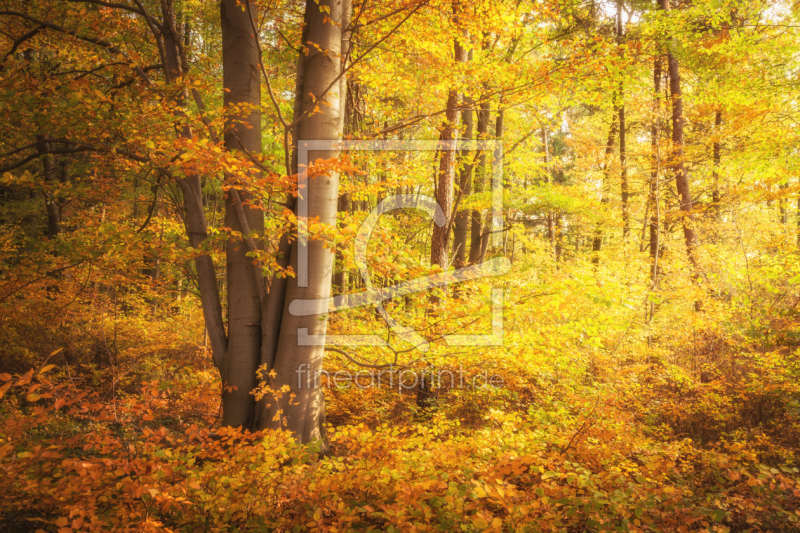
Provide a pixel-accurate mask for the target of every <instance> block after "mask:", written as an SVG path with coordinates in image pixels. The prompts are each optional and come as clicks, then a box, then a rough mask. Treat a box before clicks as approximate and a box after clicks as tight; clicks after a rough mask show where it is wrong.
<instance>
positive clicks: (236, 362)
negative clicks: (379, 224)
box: [220, 0, 264, 426]
mask: <svg viewBox="0 0 800 533" xmlns="http://www.w3.org/2000/svg"><path fill="white" fill-rule="evenodd" d="M246 6H247V7H249V9H251V10H254V9H255V6H253V5H252V4H249V3H248V4H246ZM251 16H252V17H253V19H254V20H258V16H257V14H256V13H255V12H253V13H250V12H248V10H247V9H243V8H242V4H241V3H239V2H237V1H236V0H222V2H221V3H220V22H221V25H222V76H223V86H224V87H225V92H224V93H223V102H224V104H225V107H226V108H232V107H234V106H237V107H238V108H239V109H240V110H241V111H239V112H238V113H237V114H236V115H232V116H229V117H228V119H227V121H226V124H225V134H224V139H225V148H227V149H228V150H230V151H243V150H246V151H247V152H249V153H251V154H256V153H261V111H260V106H261V73H260V71H259V61H260V60H259V51H258V46H257V43H256V40H255V38H254V36H253V29H252V23H251V18H250V17H251ZM231 185H235V184H231ZM236 195H238V196H239V200H240V201H241V204H242V205H241V207H242V208H243V210H244V215H245V219H246V223H247V226H249V228H247V229H249V230H250V231H251V232H254V233H256V234H258V235H261V234H263V231H264V214H263V212H262V211H261V210H260V209H258V208H255V207H253V206H251V205H249V200H250V198H249V196H248V195H247V194H246V193H245V192H244V191H236V190H235V189H231V190H229V191H228V193H227V195H226V199H225V225H226V226H227V227H229V228H231V229H232V230H233V231H237V232H240V233H242V234H246V233H247V231H246V228H245V227H243V226H244V224H243V221H242V220H241V219H240V216H239V215H240V213H239V212H238V208H239V206H237V198H236ZM247 253H248V247H247V246H246V244H245V242H244V240H243V239H240V238H231V239H229V240H228V243H227V247H226V258H227V267H228V268H227V273H228V349H227V351H226V352H225V358H224V360H223V365H222V380H223V387H224V390H223V394H222V406H223V408H222V423H223V424H224V425H228V426H242V425H245V424H247V423H248V421H249V420H250V417H251V416H252V413H253V406H254V403H255V399H254V397H253V395H252V394H251V391H252V390H253V389H254V388H255V386H256V368H257V367H258V363H259V360H260V354H261V328H260V326H261V299H260V297H259V294H260V291H259V287H258V284H259V283H261V276H262V274H261V272H260V271H259V270H256V268H257V267H255V265H254V259H253V258H250V257H247Z"/></svg>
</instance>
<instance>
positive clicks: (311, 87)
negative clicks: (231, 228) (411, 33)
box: [259, 0, 343, 447]
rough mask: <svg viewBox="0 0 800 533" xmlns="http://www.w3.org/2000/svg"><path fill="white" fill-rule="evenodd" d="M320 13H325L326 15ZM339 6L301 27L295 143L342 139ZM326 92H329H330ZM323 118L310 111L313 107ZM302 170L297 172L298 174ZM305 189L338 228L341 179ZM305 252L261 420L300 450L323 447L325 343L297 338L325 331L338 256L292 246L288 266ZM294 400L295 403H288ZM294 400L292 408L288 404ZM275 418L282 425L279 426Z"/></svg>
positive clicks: (320, 155) (318, 244)
mask: <svg viewBox="0 0 800 533" xmlns="http://www.w3.org/2000/svg"><path fill="white" fill-rule="evenodd" d="M323 10H324V11H325V12H323ZM342 10H343V5H342V2H339V1H337V0H319V3H317V2H316V1H315V0H307V2H306V11H305V17H304V22H305V24H306V32H307V37H306V38H305V40H306V41H310V42H311V43H313V44H312V45H307V46H308V51H309V52H308V57H307V58H306V60H305V67H304V68H305V77H304V84H303V92H302V95H303V101H302V102H303V106H302V108H303V113H308V114H307V115H306V116H305V117H304V118H303V120H302V121H301V122H300V127H299V135H298V142H302V141H304V140H338V139H340V138H341V133H342V130H341V127H342V122H341V121H340V118H339V113H340V111H339V109H340V106H339V85H338V82H337V80H336V78H337V76H339V74H340V72H341V59H340V52H341V45H342V30H341V26H340V25H339V24H335V23H331V22H330V20H328V21H327V22H326V19H333V20H334V21H339V22H341V20H342ZM326 91H327V92H326ZM312 94H313V95H314V96H315V97H316V98H317V99H321V98H324V101H325V102H326V103H327V104H330V105H321V104H320V102H319V101H315V100H313V99H312V96H311V95H312ZM317 106H318V107H319V111H318V112H313V113H312V112H311V111H313V110H314V109H315V108H316V107H317ZM338 155H339V154H338V151H337V150H324V151H318V152H311V153H310V154H309V160H311V161H314V160H317V159H330V158H335V157H338ZM304 170H305V169H302V168H301V169H300V171H301V174H302V172H303V171H304ZM305 183H306V185H307V188H304V189H303V190H302V193H303V194H304V195H305V197H306V199H307V202H308V216H309V217H310V218H315V217H319V221H320V222H321V223H323V224H335V222H336V207H337V200H338V189H339V176H338V175H337V174H336V173H335V172H328V173H327V174H320V175H317V176H315V177H314V178H312V179H308V180H307V181H306V182H305ZM300 246H306V247H307V253H308V265H307V268H308V283H307V286H305V287H302V286H300V285H299V283H298V281H299V280H298V278H297V277H293V278H290V279H289V280H288V282H287V286H286V298H285V304H284V308H283V317H282V320H281V327H280V336H279V340H278V349H277V352H276V354H275V362H274V367H273V370H274V373H275V378H274V379H272V380H271V382H270V386H271V387H272V389H273V390H280V389H281V388H282V387H284V386H286V387H288V389H289V391H290V393H289V395H286V394H284V395H283V396H282V397H281V398H280V399H279V400H278V401H276V400H274V399H270V400H271V401H268V406H267V409H266V411H265V413H264V414H262V415H261V417H260V424H259V426H260V427H261V428H265V427H281V428H283V429H287V430H289V431H290V432H291V433H292V435H293V436H294V437H295V438H296V439H297V440H298V441H299V442H300V443H311V442H320V445H321V446H322V447H324V443H323V442H321V441H322V429H321V423H320V422H321V418H322V417H323V416H324V397H323V394H322V390H321V387H320V383H318V382H317V380H316V377H317V376H318V375H319V372H320V371H321V369H322V356H323V351H324V343H318V344H316V345H313V346H308V345H303V344H302V343H301V342H300V341H301V339H300V338H299V334H301V333H303V331H302V330H303V329H304V330H305V333H307V334H308V335H318V336H323V337H324V335H325V333H326V330H327V325H328V322H327V300H328V298H329V297H330V290H331V274H332V269H333V253H332V251H331V250H330V249H329V248H325V246H324V244H323V242H322V241H320V240H312V241H310V242H308V243H302V244H301V243H299V242H298V241H297V240H295V241H294V242H293V243H292V246H291V265H292V267H293V268H294V269H295V271H296V272H297V271H298V255H299V254H298V251H299V247H300ZM295 300H319V301H320V304H319V311H320V312H319V313H318V314H316V315H311V316H295V315H293V314H292V313H291V311H290V309H291V304H292V302H294V301H295ZM320 344H323V345H320ZM290 395H291V396H290ZM290 397H291V401H289V398H290ZM276 419H278V420H277V421H276Z"/></svg>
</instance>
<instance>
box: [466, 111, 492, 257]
mask: <svg viewBox="0 0 800 533" xmlns="http://www.w3.org/2000/svg"><path fill="white" fill-rule="evenodd" d="M475 138H476V139H477V140H479V141H485V140H488V138H489V102H488V101H486V100H483V102H481V107H480V110H479V111H478V128H477V132H476V134H475ZM486 166H487V161H486V150H481V153H480V155H479V156H478V166H477V168H475V169H474V171H473V172H474V173H475V177H474V179H473V182H474V187H473V189H474V191H475V192H476V193H481V192H483V191H484V190H485V188H486V177H487V173H486ZM470 219H471V220H470V244H469V264H475V263H477V262H478V260H479V259H480V257H481V242H482V240H483V239H482V237H481V236H482V234H483V212H482V211H481V210H480V209H473V210H472V213H471V215H470Z"/></svg>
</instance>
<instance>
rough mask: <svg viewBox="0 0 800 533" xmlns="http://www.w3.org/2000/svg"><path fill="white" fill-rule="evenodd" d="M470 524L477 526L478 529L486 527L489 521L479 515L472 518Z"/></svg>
mask: <svg viewBox="0 0 800 533" xmlns="http://www.w3.org/2000/svg"><path fill="white" fill-rule="evenodd" d="M472 525H473V526H475V527H477V528H478V529H486V528H487V527H489V522H487V521H486V520H484V519H483V518H481V517H476V518H473V519H472Z"/></svg>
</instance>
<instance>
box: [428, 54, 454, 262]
mask: <svg viewBox="0 0 800 533" xmlns="http://www.w3.org/2000/svg"><path fill="white" fill-rule="evenodd" d="M460 50H461V49H460V47H459V46H458V45H456V60H457V61H458V60H460V59H461V56H460ZM457 107H458V91H457V90H456V89H450V91H449V93H448V95H447V111H446V118H445V124H444V128H443V129H442V142H443V143H448V142H451V141H454V140H455V139H456V133H457V131H458V122H459V113H458V110H457ZM455 172H456V152H455V150H447V149H442V150H440V151H439V170H438V178H437V181H436V202H437V203H438V204H439V207H441V208H442V211H444V213H445V215H447V216H449V215H450V213H451V212H452V211H453V185H454V182H455ZM449 244H450V235H448V231H447V224H445V225H444V226H438V225H436V224H434V225H433V234H432V236H431V265H439V266H440V267H442V268H443V269H446V268H447V256H448V249H449Z"/></svg>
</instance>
